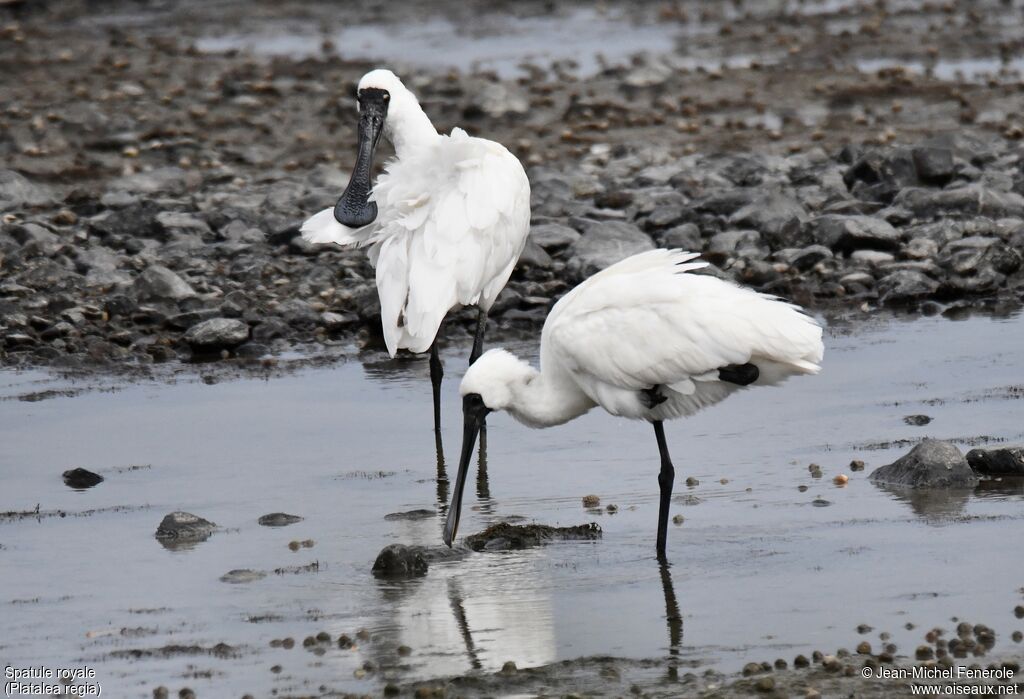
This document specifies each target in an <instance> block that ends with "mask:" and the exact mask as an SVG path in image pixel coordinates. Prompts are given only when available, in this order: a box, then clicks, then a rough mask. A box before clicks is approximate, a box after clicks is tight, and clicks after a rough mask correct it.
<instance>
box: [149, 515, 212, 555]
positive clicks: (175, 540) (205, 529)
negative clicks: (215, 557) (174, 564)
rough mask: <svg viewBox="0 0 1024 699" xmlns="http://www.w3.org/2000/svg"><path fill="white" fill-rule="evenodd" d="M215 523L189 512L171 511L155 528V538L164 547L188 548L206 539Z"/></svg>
mask: <svg viewBox="0 0 1024 699" xmlns="http://www.w3.org/2000/svg"><path fill="white" fill-rule="evenodd" d="M216 529H217V525H216V524H214V523H213V522H211V521H209V520H206V519H203V518H202V517H198V516H196V515H194V514H191V513H189V512H172V513H171V514H169V515H167V516H166V517H164V518H163V520H161V522H160V526H158V527H157V528H156V538H157V539H158V540H159V541H160V543H161V544H163V545H164V547H165V548H169V549H177V548H188V547H190V546H192V545H194V544H197V543H199V542H201V541H206V540H207V539H209V538H210V535H211V534H213V532H214V531H216Z"/></svg>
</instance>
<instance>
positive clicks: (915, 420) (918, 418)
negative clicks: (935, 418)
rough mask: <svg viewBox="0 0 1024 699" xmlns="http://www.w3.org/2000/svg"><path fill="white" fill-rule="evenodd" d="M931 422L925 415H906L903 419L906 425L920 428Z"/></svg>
mask: <svg viewBox="0 0 1024 699" xmlns="http://www.w3.org/2000/svg"><path fill="white" fill-rule="evenodd" d="M931 421H932V419H931V418H930V417H928V416H927V415H907V416H906V417H904V418H903V422H905V423H907V424H908V425H913V426H914V427H922V426H924V425H927V424H928V423H929V422H931Z"/></svg>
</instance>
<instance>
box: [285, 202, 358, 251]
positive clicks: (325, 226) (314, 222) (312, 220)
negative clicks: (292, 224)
mask: <svg viewBox="0 0 1024 699" xmlns="http://www.w3.org/2000/svg"><path fill="white" fill-rule="evenodd" d="M376 228H377V222H376V221H374V222H373V223H371V224H369V225H366V226H363V227H362V228H349V227H348V226H343V225H342V224H340V223H338V220H337V219H336V218H334V207H333V206H332V207H330V208H328V209H324V210H323V211H321V212H319V213H316V214H313V215H312V216H310V217H309V218H307V219H306V220H305V221H304V222H303V223H302V228H300V229H299V232H300V233H301V235H302V238H303V239H304V240H305V241H306V242H308V243H318V244H320V243H335V244H337V245H341V246H342V247H349V246H355V247H362V246H364V245H368V244H369V243H370V242H371V238H372V236H373V233H374V231H375V229H376Z"/></svg>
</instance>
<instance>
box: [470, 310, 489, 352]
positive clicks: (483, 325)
mask: <svg viewBox="0 0 1024 699" xmlns="http://www.w3.org/2000/svg"><path fill="white" fill-rule="evenodd" d="M485 330H487V311H485V310H484V309H482V308H478V309H477V316H476V337H474V338H473V351H472V352H471V353H470V355H469V363H470V364H472V363H473V362H475V361H476V360H477V359H479V358H480V355H481V354H483V353H484V331H485Z"/></svg>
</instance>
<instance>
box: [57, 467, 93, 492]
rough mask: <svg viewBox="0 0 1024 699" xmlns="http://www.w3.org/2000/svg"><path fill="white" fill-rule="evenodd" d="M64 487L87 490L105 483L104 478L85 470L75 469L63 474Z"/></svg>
mask: <svg viewBox="0 0 1024 699" xmlns="http://www.w3.org/2000/svg"><path fill="white" fill-rule="evenodd" d="M62 477H63V478H64V485H66V486H68V487H69V488H74V489H75V490H85V489H86V488H91V487H93V486H94V485H99V484H100V483H102V482H103V476H101V475H100V474H98V473H93V472H92V471H89V470H88V469H84V468H73V469H71V470H70V471H65V472H64V473H63V474H62Z"/></svg>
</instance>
